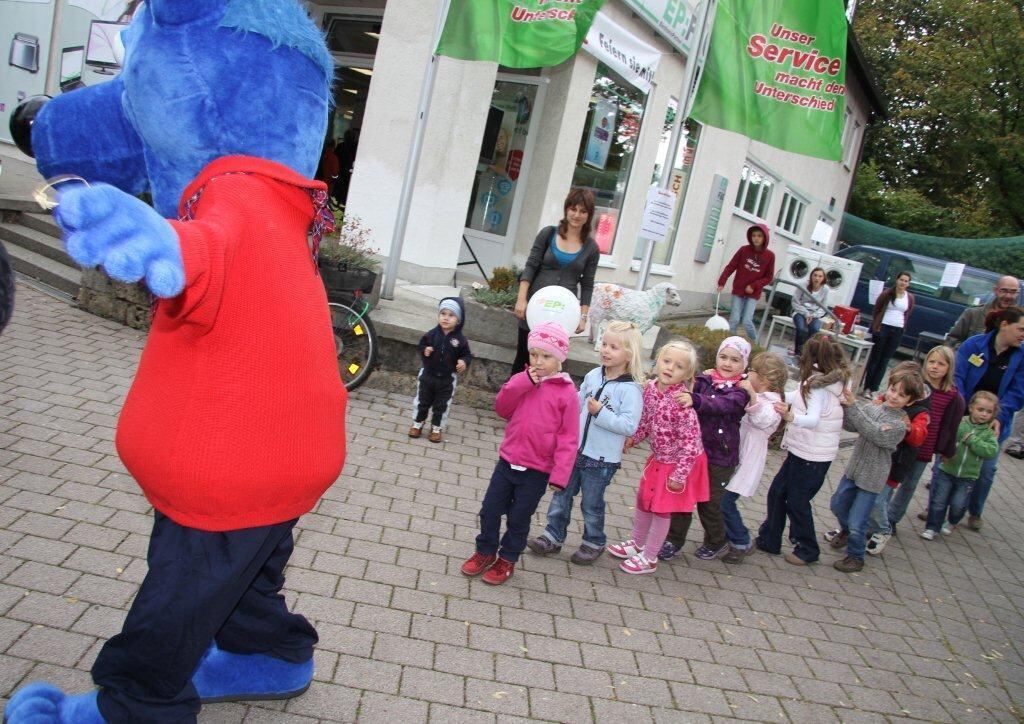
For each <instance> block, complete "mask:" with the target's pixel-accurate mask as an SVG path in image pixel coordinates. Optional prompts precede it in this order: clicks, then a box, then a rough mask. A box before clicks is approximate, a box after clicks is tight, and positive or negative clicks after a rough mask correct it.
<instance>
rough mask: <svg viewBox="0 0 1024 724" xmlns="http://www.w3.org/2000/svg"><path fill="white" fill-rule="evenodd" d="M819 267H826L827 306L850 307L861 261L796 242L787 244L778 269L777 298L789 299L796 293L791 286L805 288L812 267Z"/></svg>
mask: <svg viewBox="0 0 1024 724" xmlns="http://www.w3.org/2000/svg"><path fill="white" fill-rule="evenodd" d="M819 266H820V267H821V268H822V269H824V270H825V283H826V284H828V287H829V292H828V303H829V306H830V307H834V306H836V305H837V304H838V305H842V306H844V307H848V306H850V302H852V301H853V293H854V292H855V291H856V290H857V280H858V279H859V278H860V269H861V266H862V265H861V263H860V262H859V261H852V260H850V259H843V258H842V257H839V256H833V255H831V254H825V253H823V252H820V251H815V250H814V249H808V248H807V247H805V246H799V245H797V244H790V245H789V247H788V248H787V249H786V256H785V258H784V259H783V261H782V266H781V268H780V269H779V272H780V273H779V288H778V290H777V291H776V295H775V296H776V300H778V298H779V296H780V295H781V296H783V297H788V298H790V299H792V297H793V294H794V292H795V289H794V288H793V287H794V286H801V287H806V286H807V277H808V276H809V275H810V273H811V271H812V270H813V269H814V268H815V267H819Z"/></svg>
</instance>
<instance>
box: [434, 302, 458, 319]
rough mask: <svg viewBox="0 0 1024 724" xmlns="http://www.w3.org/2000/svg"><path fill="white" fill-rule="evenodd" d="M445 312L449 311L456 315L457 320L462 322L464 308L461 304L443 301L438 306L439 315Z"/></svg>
mask: <svg viewBox="0 0 1024 724" xmlns="http://www.w3.org/2000/svg"><path fill="white" fill-rule="evenodd" d="M445 310H448V311H449V312H451V313H452V314H454V315H455V317H456V319H458V320H459V321H460V322H461V321H462V307H460V306H459V303H458V302H456V301H455V300H454V299H442V300H441V303H440V304H438V305H437V312H438V314H440V313H441V312H443V311H445Z"/></svg>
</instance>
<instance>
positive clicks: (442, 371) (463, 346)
mask: <svg viewBox="0 0 1024 724" xmlns="http://www.w3.org/2000/svg"><path fill="white" fill-rule="evenodd" d="M445 299H447V300H450V301H453V302H455V303H456V304H458V305H459V309H460V310H462V313H461V314H460V315H459V323H458V324H456V325H455V329H453V330H452V331H451V332H449V333H448V334H445V333H444V330H443V329H441V325H440V324H439V325H437V326H436V327H434V328H433V329H432V330H430V331H429V332H427V333H426V334H424V335H423V337H421V338H420V343H419V345H418V346H419V350H420V358H421V362H422V364H423V371H424V372H426V373H427V374H430V375H433V376H434V377H450V376H451V375H453V374H455V364H456V363H457V362H458V361H459V360H460V359H461V360H465V361H466V366H467V367H468V366H469V363H470V362H471V361H472V360H473V355H472V354H470V351H469V340H467V339H466V337H465V335H464V334H462V325H463V324H464V323H465V321H466V307H465V305H464V304H463V303H462V300H461V299H460V298H459V297H445V298H444V299H442V300H441V301H442V302H443V301H445ZM427 347H433V348H434V352H433V353H432V354H431V355H430V356H429V357H426V356H424V354H423V350H425V349H426V348H427Z"/></svg>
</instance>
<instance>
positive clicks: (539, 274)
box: [512, 188, 601, 375]
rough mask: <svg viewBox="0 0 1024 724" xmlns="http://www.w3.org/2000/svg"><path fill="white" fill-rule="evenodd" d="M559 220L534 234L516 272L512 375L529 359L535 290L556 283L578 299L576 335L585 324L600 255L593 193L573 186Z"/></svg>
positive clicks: (520, 369)
mask: <svg viewBox="0 0 1024 724" xmlns="http://www.w3.org/2000/svg"><path fill="white" fill-rule="evenodd" d="M562 210H563V213H562V220H561V221H560V222H558V226H545V227H544V228H543V229H541V230H540V233H539V234H537V238H536V239H534V241H533V247H532V248H531V249H530V256H529V258H528V259H527V260H526V266H524V267H523V273H522V274H520V275H519V297H518V298H517V299H516V307H515V314H516V316H517V317H519V340H518V344H517V345H516V358H515V361H514V362H513V363H512V374H513V375H514V374H516V373H517V372H522V371H523V368H524V367H525V366H526V363H527V361H528V360H529V358H530V352H529V349H528V348H527V343H526V337H527V335H528V334H529V332H530V328H529V327H528V326H527V325H526V304H527V302H529V301H530V297H532V296H533V295H534V293H536V291H537V290H538V289H543V288H544V287H547V286H551V285H553V284H557V285H558V286H562V287H565V288H566V289H568V290H569V291H570V292H572V293H573V294H575V295H576V298H577V299H579V300H580V312H581V314H580V322H579V325H578V326H577V327H576V333H577V334H579V333H580V332H582V331H583V329H584V328H585V327H586V326H587V313H588V311H589V310H590V297H591V296H592V295H593V293H594V275H595V274H596V273H597V260H598V259H599V258H600V256H601V251H600V249H598V248H597V242H596V241H594V239H593V237H591V235H590V229H591V226H592V224H593V221H594V194H593V193H591V192H590V190H589V189H582V188H574V189H571V190H570V191H569V195H568V196H566V197H565V204H563V206H562Z"/></svg>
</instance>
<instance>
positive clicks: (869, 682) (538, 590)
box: [0, 286, 1024, 724]
mask: <svg viewBox="0 0 1024 724" xmlns="http://www.w3.org/2000/svg"><path fill="white" fill-rule="evenodd" d="M142 340H143V335H141V334H140V333H138V332H135V331H132V330H128V329H125V328H122V327H119V326H117V325H115V324H112V323H109V322H106V321H104V320H100V319H97V318H94V317H91V316H89V315H87V314H84V313H83V312H81V311H79V310H75V309H71V308H68V307H65V306H63V305H62V304H61V303H59V302H55V301H53V300H50V299H48V298H46V297H44V296H42V295H40V294H39V293H38V292H36V291H34V290H32V289H29V288H26V287H23V286H20V287H19V307H18V311H17V312H16V316H15V319H14V320H13V321H12V324H11V326H9V327H8V329H7V330H6V331H5V335H4V345H5V348H4V354H3V355H0V580H2V581H3V582H2V583H0V699H2V698H4V697H6V696H9V694H10V692H11V690H12V689H13V687H15V686H16V685H18V684H19V683H21V681H22V680H25V679H33V678H46V679H49V680H51V681H56V682H57V683H59V684H62V685H65V686H67V687H69V689H73V690H77V691H83V690H86V689H88V688H89V687H91V683H90V681H89V676H88V668H89V666H90V665H91V663H92V661H93V659H94V658H95V656H96V654H97V652H98V651H99V649H100V648H101V646H102V643H103V641H104V640H105V638H106V637H107V636H109V635H110V634H111V633H112V632H113V631H115V630H116V629H117V628H118V627H119V625H120V622H121V620H122V619H123V616H124V613H125V611H126V610H127V607H128V605H129V604H130V601H131V599H132V597H133V596H134V595H135V593H136V591H137V584H138V582H139V581H140V580H141V579H142V577H143V576H144V575H145V572H146V564H145V556H146V546H147V543H148V535H149V532H150V529H151V527H152V513H151V511H150V509H149V505H148V503H147V501H146V500H145V498H144V497H143V496H142V495H141V493H140V491H139V490H138V488H137V486H136V485H135V483H134V481H133V480H132V479H131V477H130V476H129V475H128V474H127V472H126V471H125V469H124V466H123V464H122V463H121V461H120V460H118V458H117V456H116V450H115V449H114V445H113V442H112V441H113V437H114V425H115V422H116V420H115V418H116V415H117V413H118V408H119V405H120V404H121V401H122V400H123V399H124V396H125V394H126V392H127V388H128V385H130V383H131V380H132V376H133V374H134V367H135V365H136V363H137V360H138V356H139V351H140V349H141V344H142ZM407 404H408V395H407V391H403V392H402V393H401V394H398V393H389V392H383V391H381V390H370V389H368V390H360V391H358V392H356V393H354V394H353V395H352V396H351V397H350V406H349V432H350V440H351V445H350V454H349V459H348V461H347V465H346V469H345V473H344V475H342V476H341V477H340V478H339V480H338V482H337V483H336V484H335V485H334V486H333V487H332V488H331V489H329V490H328V491H327V492H326V493H325V495H324V497H323V499H322V500H321V501H320V503H319V504H318V506H317V508H316V510H315V512H314V513H311V514H310V515H307V516H305V517H304V518H303V519H302V520H301V521H300V523H299V526H298V527H297V531H296V533H297V535H296V548H295V552H294V554H293V556H292V559H291V562H290V567H289V570H288V571H287V583H286V585H285V589H284V593H285V597H286V600H287V601H288V602H289V604H290V605H293V606H294V607H295V608H296V609H297V610H298V611H300V612H302V613H304V614H305V615H306V616H307V617H309V618H310V620H311V621H313V622H314V623H315V624H316V626H317V628H318V631H319V633H320V638H321V643H320V645H319V646H318V647H317V651H316V654H315V656H316V683H315V684H314V686H313V687H312V688H311V689H310V691H309V692H307V693H306V694H305V695H304V696H302V697H298V698H297V699H294V700H292V701H289V702H264V703H258V704H251V705H245V704H224V705H217V706H211V707H208V708H207V709H205V710H204V711H203V713H202V714H201V717H200V721H201V722H221V721H223V722H240V721H266V722H275V724H277V723H278V722H291V721H316V720H320V721H345V722H349V721H357V720H358V721H360V722H362V721H385V720H386V721H387V724H394V722H395V721H424V720H427V721H445V722H449V721H451V722H459V721H467V722H477V721H482V722H503V723H505V722H507V723H508V724H512V722H525V721H528V720H530V719H533V720H539V719H550V720H555V721H591V720H596V721H633V720H636V721H648V720H653V721H659V722H670V721H671V722H693V721H710V720H715V721H722V722H725V721H738V720H740V719H755V720H759V721H778V720H781V719H789V720H791V721H793V722H804V721H822V722H827V721H836V720H841V721H844V722H858V721H883V720H889V721H892V722H895V721H911V720H921V719H926V720H929V721H940V722H946V721H1000V722H1001V721H1012V720H1017V719H1019V718H1020V714H1019V712H1020V711H1024V649H1022V647H1021V644H1020V642H1021V641H1022V640H1024V585H1022V584H1021V583H1020V581H1021V580H1024V559H1021V558H1020V556H1019V555H1018V553H1017V547H1018V546H1017V545H1016V542H1017V541H1018V540H1019V538H1020V535H1019V534H1020V532H1021V530H1020V525H1019V522H1020V520H1021V519H1022V517H1024V495H1022V494H1021V492H1020V491H1021V490H1024V463H1020V462H1018V461H1014V460H1012V459H1008V458H1004V459H1003V460H1001V463H1000V470H999V482H998V483H997V485H996V486H995V487H994V488H993V493H992V498H991V503H990V510H991V512H988V511H987V512H986V517H987V518H991V523H990V524H989V525H987V526H986V529H985V531H984V532H983V533H982V534H976V533H974V532H968V531H964V532H963V533H957V534H956V535H954V536H950V537H949V538H944V539H942V540H940V541H935V542H933V543H931V544H929V543H926V542H923V541H921V540H920V539H919V538H918V537H917V533H918V532H919V530H920V524H919V522H917V521H916V519H914V518H913V517H912V516H913V515H916V513H917V511H918V510H920V509H921V508H922V506H923V505H924V503H925V502H926V500H925V499H923V498H921V496H918V499H917V500H916V501H915V502H914V504H913V506H912V508H911V511H910V513H911V514H910V515H908V520H907V521H906V522H905V523H903V524H902V525H901V534H902V537H901V538H896V539H894V540H893V541H891V542H890V545H889V548H888V549H887V551H886V554H885V556H884V557H879V558H877V559H872V560H871V561H870V562H869V565H868V566H867V567H866V568H865V570H864V571H863V572H862V573H861V574H859V575H856V576H844V575H841V574H838V573H837V572H835V571H833V570H831V568H830V567H829V566H828V565H827V564H828V563H830V562H831V561H832V560H833V559H834V557H835V555H836V554H835V553H834V552H832V551H831V550H826V551H825V553H824V557H823V564H822V565H821V566H815V567H811V568H807V569H799V570H797V569H794V568H793V567H791V566H787V565H786V564H785V563H784V562H783V561H782V560H781V559H780V558H779V557H776V556H767V555H756V556H752V557H751V558H749V559H747V561H746V562H745V563H744V564H743V565H742V566H735V567H729V566H726V565H724V564H722V563H721V562H719V561H715V562H702V561H698V560H696V559H695V558H694V557H693V556H692V548H695V547H696V543H697V542H698V541H699V540H700V537H699V536H700V532H699V531H697V530H695V531H694V534H693V536H692V538H693V540H691V541H690V543H689V544H688V546H687V551H686V554H685V555H684V556H683V557H681V558H679V559H676V560H674V561H672V562H671V563H668V564H665V565H663V566H661V567H660V569H659V571H658V573H657V574H656V575H654V576H643V577H629V576H625V575H622V574H621V573H619V572H618V571H617V570H616V569H615V563H616V562H615V561H613V560H612V559H610V558H608V557H604V558H602V559H600V560H599V561H597V562H596V563H595V564H594V565H593V566H590V567H578V566H574V565H572V564H570V563H569V562H568V556H569V554H570V553H571V551H572V549H573V546H575V545H576V543H577V542H578V536H579V533H580V529H581V527H582V526H581V521H579V520H576V521H574V522H573V527H572V529H571V530H570V541H569V543H568V544H567V546H566V550H565V551H564V552H563V553H562V554H560V555H558V556H552V557H549V558H537V557H534V556H532V555H530V554H527V555H526V556H524V557H523V559H522V561H521V563H520V564H519V566H517V571H516V575H515V577H514V578H513V579H512V580H511V581H510V582H509V584H507V585H506V586H502V587H489V586H485V585H483V584H482V583H481V582H480V581H478V580H472V581H471V580H469V579H466V578H465V577H463V576H462V575H461V574H460V573H459V570H458V568H459V565H461V563H462V561H463V560H464V559H465V557H466V556H467V555H468V554H469V553H470V552H471V550H472V541H473V537H474V536H475V535H476V532H477V530H476V525H477V518H476V516H477V512H478V511H479V506H480V500H481V498H482V496H483V492H484V490H485V489H486V485H487V481H488V478H489V477H490V474H491V470H492V467H493V461H494V459H495V449H496V447H497V444H498V443H499V442H500V440H501V433H502V425H503V423H502V421H501V420H500V419H499V418H498V417H497V416H496V415H494V414H493V412H491V411H487V410H476V409H473V408H469V407H465V406H462V405H457V406H456V408H455V411H454V413H453V416H452V418H451V422H450V425H449V432H448V442H447V443H446V444H445V445H442V446H430V445H424V444H416V443H413V442H411V441H409V440H408V438H407V437H406V436H405V427H406V425H407V424H408V421H407V413H406V406H407ZM644 454H646V453H645V451H643V450H640V451H637V452H635V453H630V454H629V455H627V456H626V458H625V460H624V464H623V472H622V474H621V475H619V476H616V479H615V480H614V481H613V482H612V485H611V486H609V488H608V490H607V493H606V498H607V500H608V504H609V505H608V514H607V517H606V526H607V529H608V533H609V537H610V538H616V537H618V536H621V535H624V534H628V531H629V528H630V526H631V525H632V505H633V496H634V487H633V486H634V485H635V481H636V479H637V478H638V476H639V475H640V472H641V465H642V459H643V456H644ZM848 454H849V453H848V449H847V448H844V450H842V451H841V454H840V460H839V461H837V464H836V465H835V466H833V468H834V469H833V470H832V473H831V474H830V475H829V476H828V478H827V480H826V483H825V486H824V488H823V490H822V491H821V493H820V494H819V495H818V496H817V497H816V499H815V501H814V503H813V505H814V508H815V513H816V518H817V522H818V524H819V527H820V528H822V529H825V528H826V526H830V525H831V524H832V523H833V520H832V518H831V515H830V514H829V512H828V499H829V496H830V495H831V492H832V490H834V488H835V485H836V483H837V481H838V479H839V476H840V474H841V472H842V469H843V467H845V462H846V457H847V456H848ZM781 459H782V455H781V454H780V453H778V452H774V451H773V452H771V453H770V454H769V460H768V464H767V466H766V473H765V476H766V478H767V477H770V475H771V474H772V472H773V471H774V470H775V469H776V468H777V467H778V464H779V463H780V462H781ZM749 503H750V505H749V507H750V510H749V511H748V512H749V517H750V519H751V520H753V521H756V520H758V519H759V517H760V516H761V515H763V511H764V499H763V497H755V498H754V499H752V500H751V501H749ZM543 512H544V511H543V509H541V510H540V511H538V513H537V515H536V516H535V518H534V526H535V528H534V530H535V531H536V530H539V529H540V526H542V525H543V521H544V515H543ZM697 525H698V527H699V523H698V524H697ZM467 622H468V623H467ZM640 672H642V676H641V673H640ZM780 712H781V713H780Z"/></svg>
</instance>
